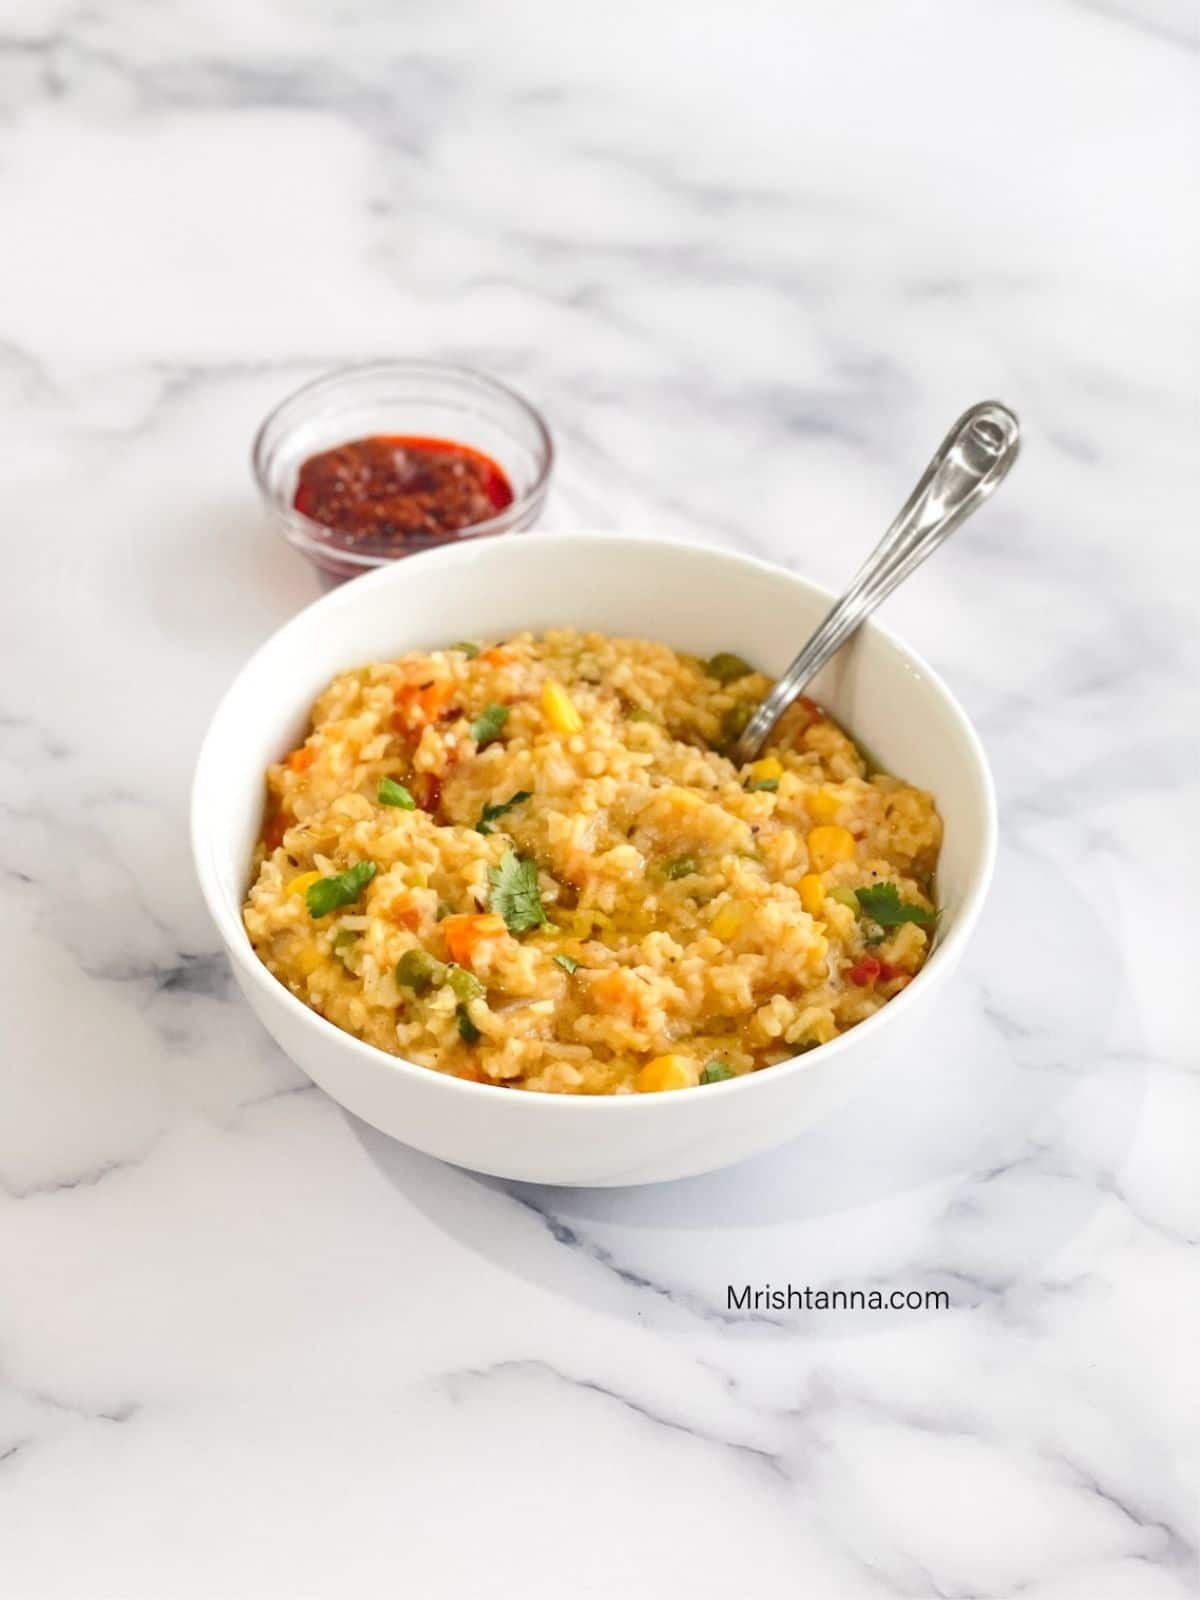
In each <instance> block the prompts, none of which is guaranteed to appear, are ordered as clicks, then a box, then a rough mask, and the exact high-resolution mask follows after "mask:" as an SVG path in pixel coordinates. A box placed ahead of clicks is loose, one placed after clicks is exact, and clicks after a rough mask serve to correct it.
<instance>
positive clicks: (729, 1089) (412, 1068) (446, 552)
mask: <svg viewBox="0 0 1200 1600" xmlns="http://www.w3.org/2000/svg"><path fill="white" fill-rule="evenodd" d="M564 539H569V540H570V542H571V544H572V545H573V546H575V547H576V548H578V549H579V550H580V552H581V554H582V552H583V551H584V550H585V549H587V548H588V547H591V548H592V549H593V550H599V549H603V550H604V552H605V553H606V554H607V555H609V556H614V555H617V556H619V555H620V553H621V552H622V550H624V551H627V552H629V553H631V554H638V555H642V556H644V554H645V552H646V550H647V549H654V550H663V549H667V550H678V551H686V552H688V553H692V554H694V553H696V552H700V553H702V554H704V555H705V556H708V557H710V558H711V559H713V560H714V561H716V562H718V563H724V564H726V565H729V566H738V567H749V568H752V569H754V570H756V571H758V572H759V573H762V574H763V575H765V576H767V577H769V578H771V579H774V580H776V581H778V580H780V579H783V580H785V581H786V582H787V583H789V584H793V585H796V586H798V587H800V588H805V589H808V590H809V591H810V592H811V593H812V594H814V595H815V596H816V597H817V598H819V599H821V600H824V601H826V602H828V603H829V604H830V605H832V604H833V602H834V600H835V599H836V596H835V595H834V594H833V593H832V592H831V591H830V590H827V589H825V588H824V587H823V585H821V584H818V583H814V582H813V581H812V580H811V579H809V578H805V577H801V576H800V575H799V574H798V573H794V572H791V571H789V570H788V569H787V568H786V567H780V566H778V565H776V564H775V563H773V562H770V561H764V560H762V559H761V558H760V557H758V556H753V555H748V554H744V553H743V552H741V551H733V550H726V549H724V548H722V547H720V546H716V545H707V544H701V543H696V542H693V541H689V540H685V539H662V538H658V537H656V536H642V535H636V534H629V533H597V532H584V533H570V534H563V533H549V532H545V531H542V532H539V533H537V534H524V535H522V538H521V547H522V550H528V552H529V554H530V555H531V556H533V555H535V554H536V552H537V550H538V548H539V547H540V546H542V545H548V544H561V543H562V542H563V541H564ZM474 554H475V552H474V550H473V548H472V547H471V545H470V543H469V542H468V543H467V544H466V545H463V544H457V543H456V544H451V545H445V546H443V547H441V548H440V549H437V550H428V551H422V552H421V553H420V554H419V555H416V556H412V557H409V558H408V560H407V561H405V562H403V563H401V562H390V563H388V565H387V566H385V567H381V568H379V569H378V570H376V571H375V572H373V573H368V574H365V575H364V576H362V577H359V578H356V579H354V580H353V581H352V582H350V583H346V584H343V585H341V586H340V587H338V588H336V589H333V590H331V591H330V592H329V593H327V594H324V595H321V596H318V598H317V599H315V600H313V601H311V602H310V603H309V604H308V605H307V606H304V607H302V608H301V610H299V611H298V612H296V613H295V615H294V616H291V617H289V618H288V620H287V621H286V622H285V623H283V624H282V625H281V626H280V627H278V628H276V629H274V630H273V631H272V632H271V633H270V634H269V635H268V636H267V638H266V639H264V640H263V641H262V643H261V644H260V645H259V646H258V647H257V649H255V650H254V651H253V653H252V654H251V655H250V656H249V657H248V658H247V660H246V661H244V662H243V663H242V665H241V667H240V668H239V669H238V671H237V672H236V673H235V675H234V677H233V679H232V680H231V682H230V683H229V684H228V685H227V686H226V688H225V691H224V693H223V694H222V695H221V698H220V700H219V702H218V704H217V707H216V709H215V711H214V712H213V715H212V718H211V720H210V722H209V725H208V728H207V730H206V732H205V735H204V738H203V741H202V742H201V746H200V751H199V754H198V756H197V758H196V767H195V772H194V776H193V780H192V790H191V798H190V807H189V810H190V836H191V847H192V859H193V865H194V868H195V871H196V876H197V878H198V880H199V884H200V891H201V894H202V896H203V898H204V903H205V905H206V906H207V908H208V913H209V916H210V917H211V918H212V920H213V923H214V924H215V926H216V929H217V932H218V933H219V935H220V937H221V942H222V944H223V945H224V946H225V950H226V953H227V954H228V956H229V959H230V961H231V962H233V963H234V965H235V967H236V968H237V970H238V971H239V972H240V973H241V974H242V976H243V977H244V978H245V979H247V980H248V981H249V982H250V983H251V984H252V985H253V986H254V987H255V988H257V989H259V990H260V991H261V992H263V993H264V994H266V995H268V996H269V997H270V999H271V1000H273V1001H275V1002H278V1003H281V1004H282V1005H283V1007H284V1010H285V1011H286V1012H288V1013H289V1014H290V1015H291V1016H292V1017H294V1018H295V1019H296V1020H297V1022H298V1023H299V1024H300V1025H301V1026H302V1027H307V1028H311V1029H312V1030H313V1031H314V1032H315V1033H316V1034H317V1035H319V1036H321V1037H325V1038H328V1039H331V1040H336V1041H337V1042H338V1044H339V1046H340V1047H343V1048H346V1049H348V1050H349V1051H350V1052H351V1054H352V1055H355V1056H357V1057H358V1058H359V1059H360V1060H361V1061H363V1062H364V1063H365V1064H367V1065H370V1066H375V1067H377V1068H379V1067H386V1068H388V1069H390V1070H393V1071H396V1072H398V1073H399V1075H400V1076H401V1077H402V1078H404V1077H410V1076H411V1075H413V1074H416V1075H417V1077H418V1080H419V1082H420V1084H421V1085H422V1086H423V1087H424V1088H425V1090H426V1091H427V1092H428V1093H432V1094H437V1093H443V1094H446V1095H473V1096H478V1095H480V1094H483V1095H487V1096H490V1097H492V1098H493V1100H494V1101H495V1102H496V1103H497V1105H498V1104H499V1103H500V1102H503V1103H505V1104H506V1105H512V1104H514V1103H517V1104H522V1103H523V1104H526V1105H528V1106H530V1107H531V1108H536V1107H546V1108H549V1107H550V1106H557V1107H558V1108H559V1109H558V1111H557V1112H555V1113H554V1114H555V1115H559V1116H596V1115H602V1116H629V1115H634V1116H637V1115H643V1116H644V1115H647V1114H656V1115H661V1114H662V1113H661V1111H660V1112H657V1113H650V1112H649V1109H648V1108H649V1107H651V1106H654V1105H659V1106H662V1105H664V1104H665V1105H671V1104H672V1103H674V1102H675V1101H677V1100H678V1099H679V1098H680V1097H681V1096H683V1097H686V1098H687V1099H688V1101H689V1103H691V1102H692V1098H693V1097H694V1096H695V1095H697V1094H699V1093H701V1092H703V1094H704V1095H705V1097H706V1098H714V1097H716V1096H719V1095H730V1094H746V1093H749V1092H752V1085H754V1084H755V1083H757V1082H760V1081H761V1080H763V1079H766V1080H768V1081H771V1082H778V1081H779V1080H780V1077H781V1075H785V1076H787V1077H792V1076H794V1075H796V1074H798V1073H800V1072H803V1071H805V1070H806V1069H807V1068H809V1067H811V1066H812V1065H813V1064H814V1063H815V1062H817V1061H820V1062H821V1064H822V1065H830V1064H831V1063H832V1061H833V1059H834V1057H835V1056H836V1055H839V1054H843V1053H844V1052H845V1051H846V1050H847V1049H848V1048H850V1047H852V1046H854V1045H855V1044H857V1043H862V1042H864V1041H866V1040H868V1039H870V1038H873V1037H874V1036H875V1035H876V1034H877V1033H879V1032H880V1030H881V1029H883V1028H886V1027H887V1026H888V1025H889V1024H888V1018H889V1017H897V1016H899V1017H903V1016H906V1015H907V1014H908V1012H909V1010H910V1009H911V1008H912V1006H913V1005H914V1004H916V1003H919V1002H920V1001H921V1000H922V998H923V997H924V996H925V995H926V994H927V993H928V992H929V989H930V986H931V984H932V983H935V982H940V981H941V979H942V977H943V976H944V975H945V976H948V975H949V973H950V972H951V970H952V969H953V966H954V965H955V963H956V961H957V958H958V956H959V955H960V954H961V952H962V950H963V948H964V947H965V946H966V943H967V941H968V939H969V938H970V935H971V933H972V932H973V930H974V927H975V924H976V922H977V921H978V919H979V915H980V912H981V911H982V909H983V904H984V901H985V899H986V897H987V892H988V888H989V886H990V884H991V880H992V874H993V871H994V868H995V862H996V848H997V812H996V792H995V784H994V781H993V778H992V772H991V768H990V766H989V763H988V759H987V754H986V751H985V750H984V747H983V743H982V741H981V740H980V737H979V735H978V733H977V732H976V731H975V727H974V725H973V724H972V722H971V720H970V718H969V717H968V716H967V714H966V712H965V711H964V710H963V708H962V706H961V705H960V704H959V702H958V700H957V698H956V697H955V696H954V694H953V693H952V692H951V690H950V689H949V687H948V686H947V685H946V683H945V681H944V680H943V679H942V678H941V676H940V675H939V674H938V673H936V672H935V671H934V670H933V668H932V667H930V666H929V665H928V663H927V662H926V661H925V660H924V659H923V658H922V657H921V656H919V655H918V654H917V653H916V651H914V650H912V649H911V648H910V647H909V646H908V645H907V644H905V643H904V641H903V640H902V639H901V638H900V637H899V635H898V634H897V633H895V632H894V631H893V630H892V629H891V628H889V627H888V626H887V625H886V624H884V623H881V622H879V621H877V620H876V619H875V618H874V617H869V618H868V619H867V620H866V621H865V622H864V623H863V624H862V627H863V628H864V629H865V630H867V631H868V632H872V633H875V634H878V635H880V636H881V637H882V638H883V639H884V640H885V641H886V642H887V643H888V644H890V645H891V646H892V647H893V649H895V650H896V651H898V652H899V654H900V655H902V656H903V657H905V658H906V659H907V661H908V662H909V663H910V665H911V666H912V667H913V668H914V669H915V670H916V671H917V672H918V673H919V674H920V676H921V677H922V678H923V679H924V680H925V681H926V682H927V683H929V684H930V685H931V686H932V687H933V689H934V690H935V691H936V692H937V694H938V695H939V696H940V698H941V699H942V701H943V703H944V705H945V707H946V709H947V711H948V712H949V715H950V720H951V723H952V725H953V726H954V728H955V730H956V732H957V735H958V737H959V738H960V740H961V742H962V748H963V753H964V755H965V756H966V758H967V761H968V764H969V765H970V766H971V767H972V768H973V772H974V776H975V778H976V780H977V788H978V792H979V796H980V800H981V811H982V816H981V824H982V826H981V830H980V838H979V845H978V851H977V866H976V869H975V871H974V873H973V875H972V879H971V882H970V883H969V886H968V888H967V890H966V893H965V895H964V899H963V902H962V905H961V907H960V909H959V913H958V916H957V917H956V919H955V922H954V925H953V927H952V928H951V929H950V931H949V933H948V934H947V935H946V936H944V937H943V938H941V939H939V941H938V942H937V944H936V945H935V946H934V948H933V949H932V950H931V952H930V955H929V959H928V960H927V961H926V963H925V965H924V966H923V967H922V968H921V970H920V972H918V973H917V975H916V977H915V978H914V979H913V981H912V983H910V984H908V985H907V986H906V987H905V988H904V989H902V990H901V992H900V993H899V994H898V995H896V996H895V997H894V998H893V999H891V1000H889V1001H888V1002H887V1004H886V1005H885V1006H883V1007H881V1008H880V1010H878V1011H876V1012H875V1013H874V1014H873V1015H872V1016H870V1017H867V1018H866V1019H865V1020H864V1021H863V1022H859V1023H857V1024H856V1025H855V1026H854V1027H853V1028H851V1029H849V1030H848V1031H847V1032H846V1033H842V1034H839V1035H838V1037H837V1038H836V1039H831V1040H829V1041H828V1043H826V1044H823V1045H820V1046H819V1047H818V1048H817V1049H815V1050H809V1051H805V1052H804V1053H803V1054H800V1055H797V1056H793V1057H791V1058H790V1059H789V1060H787V1061H780V1062H778V1063H777V1064H776V1065H775V1066H773V1067H771V1068H769V1069H764V1070H762V1071H759V1072H751V1073H746V1074H744V1075H742V1076H740V1077H734V1078H729V1079H726V1080H723V1081H722V1082H720V1083H714V1084H693V1085H691V1086H690V1087H689V1088H687V1089H676V1090H673V1091H672V1092H671V1093H669V1094H654V1095H641V1094H603V1095H581V1094H580V1095H577V1094H562V1093H559V1092H555V1091H551V1090H530V1089H524V1090H519V1091H514V1090H512V1089H510V1088H506V1087H504V1086H502V1085H500V1084H491V1083H475V1082H473V1081H472V1080H470V1079H467V1078H456V1077H454V1076H453V1075H452V1074H450V1073H445V1072H439V1071H438V1070H437V1069H436V1068H434V1067H425V1066H422V1065H421V1064H420V1063H419V1062H416V1061H409V1060H408V1059H407V1058H406V1057H405V1056H394V1055H392V1054H390V1052H388V1051H386V1050H381V1049H379V1047H378V1046H377V1045H373V1044H368V1043H367V1042H366V1040H364V1039H359V1038H358V1037H357V1036H356V1035H355V1034H352V1033H349V1032H347V1031H346V1030H345V1029H344V1028H339V1027H338V1026H337V1025H336V1024H335V1023H332V1022H330V1021H328V1020H327V1019H326V1018H325V1017H322V1016H320V1015H319V1014H318V1013H317V1012H315V1011H313V1010H312V1009H311V1007H309V1006H307V1005H305V1004H304V1002H303V1001H302V1000H300V999H298V998H297V997H296V996H295V995H294V994H293V993H292V992H291V990H290V989H288V988H287V986H286V985H285V984H283V983H281V982H280V981H279V979H278V978H276V977H275V975H274V974H273V973H272V972H271V971H270V970H269V969H268V968H267V967H266V966H265V965H264V964H263V962H262V961H261V960H260V959H259V957H258V956H257V954H256V953H255V951H254V947H253V946H252V945H251V943H250V940H249V936H248V935H247V933H246V930H245V926H244V924H243V923H242V920H241V915H240V906H239V907H238V909H237V911H234V912H231V911H230V910H229V907H228V905H227V903H226V901H225V897H224V894H223V892H222V890H221V888H220V886H219V884H218V883H217V881H216V874H215V868H214V867H213V865H212V864H211V862H210V859H209V858H210V854H211V848H210V841H209V840H208V837H207V833H206V827H205V819H204V816H203V814H202V802H203V793H204V791H205V789H206V788H207V786H208V779H207V769H208V767H209V766H210V765H211V763H212V762H213V760H214V754H213V752H214V750H215V748H216V744H217V740H218V739H219V737H220V733H221V724H222V722H223V721H224V719H225V717H226V716H227V715H228V708H229V706H230V704H231V702H232V701H233V700H234V698H235V697H236V695H237V693H238V690H239V687H240V685H241V683H242V681H243V679H244V678H245V676H246V675H247V674H248V673H249V672H250V671H251V670H252V669H253V668H254V667H255V666H256V665H257V664H258V663H259V662H260V660H261V659H262V658H263V657H265V656H267V655H268V654H269V653H270V652H271V651H272V650H274V649H276V648H278V642H279V641H280V640H281V639H283V638H284V637H285V636H286V635H287V634H288V633H289V632H290V631H291V630H293V629H295V628H298V627H300V626H301V625H302V624H303V625H307V623H308V619H309V618H310V617H311V616H312V615H313V614H314V613H317V614H321V615H324V614H326V613H332V612H335V611H337V610H339V609H343V608H345V607H346V606H352V605H353V604H354V603H355V599H354V597H355V596H356V595H358V594H362V593H364V592H365V590H366V586H367V585H374V586H382V585H384V584H386V583H389V582H398V581H401V579H400V574H401V573H403V574H404V576H405V577H406V578H408V579H411V577H412V576H413V569H412V565H411V562H412V561H414V560H417V561H421V562H422V563H429V564H434V563H437V564H439V565H447V566H452V565H454V564H455V563H456V562H458V561H463V562H466V561H469V560H470V559H472V557H473V556H474ZM602 1106H603V1107H607V1108H608V1109H607V1110H604V1111H601V1110H600V1109H599V1108H600V1107H602ZM635 1106H636V1107H640V1108H642V1109H641V1110H640V1111H635V1110H633V1109H632V1108H633V1107H635ZM585 1108H587V1109H585ZM531 1114H536V1113H535V1112H534V1111H532V1110H531Z"/></svg>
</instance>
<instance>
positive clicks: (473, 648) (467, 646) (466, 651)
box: [450, 639, 479, 661]
mask: <svg viewBox="0 0 1200 1600" xmlns="http://www.w3.org/2000/svg"><path fill="white" fill-rule="evenodd" d="M450 648H451V650H459V651H461V652H462V654H463V655H464V656H466V658H467V660H468V661H474V659H475V657H476V656H477V655H478V654H479V646H478V645H477V644H476V643H475V641H474V639H460V640H459V641H458V643H457V644H452V645H451V646H450Z"/></svg>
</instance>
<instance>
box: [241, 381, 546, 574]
mask: <svg viewBox="0 0 1200 1600" xmlns="http://www.w3.org/2000/svg"><path fill="white" fill-rule="evenodd" d="M381 433H382V434H410V435H414V436H417V437H420V438H426V439H450V440H453V441H454V442H455V443H456V444H465V445H469V446H471V448H473V449H475V450H480V451H482V452H483V454H484V455H486V456H490V457H491V458H492V460H493V461H495V462H496V463H497V464H498V465H499V466H500V467H502V468H503V469H504V472H505V473H506V475H507V477H508V481H509V483H510V484H511V485H512V491H513V500H512V503H511V505H507V506H505V507H504V510H503V511H500V512H497V514H496V515H495V516H494V517H488V518H487V519H486V521H484V522H475V523H472V524H471V526H470V527H469V528H462V529H460V530H459V531H458V532H456V533H449V534H441V535H429V536H428V537H419V538H416V539H413V540H411V541H410V542H409V544H408V546H407V548H405V549H404V550H403V551H397V552H396V554H394V555H385V554H380V553H378V552H364V551H363V550H361V549H356V548H355V547H354V546H353V544H352V543H351V542H349V541H348V540H347V539H346V538H345V536H344V535H342V534H340V533H339V532H338V530H337V529H336V528H327V527H326V526H325V524H324V523H321V522H316V521H314V520H313V518H312V517H308V516H305V514H304V513H303V512H302V511H297V510H296V508H295V506H294V505H293V504H292V501H293V499H294V497H295V493H296V481H297V478H298V476H299V472H300V468H301V466H302V465H303V464H304V462H305V461H306V460H307V459H308V458H309V456H312V455H316V454H317V453H318V452H319V451H321V450H329V449H331V448H332V447H333V446H334V445H339V444H346V443H347V442H348V441H349V440H351V439H365V438H368V437H369V436H370V435H371V434H381ZM251 459H252V463H253V467H254V477H255V480H256V481H257V483H258V487H259V489H260V490H261V492H262V496H263V499H264V500H265V501H266V502H267V505H268V507H269V508H270V510H271V513H272V515H273V516H274V518H275V521H276V522H277V523H278V524H279V528H280V531H281V533H282V534H283V536H284V538H285V539H286V540H287V541H288V543H289V544H291V545H294V546H295V548H296V549H297V550H300V551H302V552H303V553H304V554H305V555H306V556H307V557H308V559H309V560H310V561H311V562H313V563H314V564H315V565H316V566H318V567H320V568H321V570H322V571H323V572H328V573H332V574H333V575H334V576H335V577H338V578H350V577H354V576H355V574H357V573H360V572H367V571H369V570H370V569H371V568H372V567H382V566H387V565H389V564H390V563H391V562H392V561H396V560H400V559H402V558H403V557H404V556H406V555H411V554H415V553H416V552H417V551H420V550H423V549H429V548H431V547H433V546H437V545H443V544H448V543H449V542H450V541H451V540H452V539H454V540H457V539H483V538H486V537H487V536H488V535H489V534H495V533H516V532H519V531H520V530H521V529H523V528H531V527H532V526H533V525H534V523H535V522H536V521H537V519H538V517H539V516H540V515H541V510H542V506H543V504H544V503H545V499H546V491H547V489H548V487H549V484H550V472H551V468H552V467H553V465H554V445H553V442H552V440H551V438H550V430H549V429H548V428H547V426H546V424H545V422H544V421H543V420H542V417H541V416H540V415H539V413H538V412H537V411H535V410H534V408H533V406H531V405H530V404H529V402H528V401H527V400H523V399H522V398H521V396H520V395H519V394H517V393H516V392H515V391H514V390H512V389H510V388H509V387H508V386H507V385H506V384H503V383H499V382H497V380H496V379H495V378H489V377H486V376H485V375H484V374H483V373H482V372H473V371H472V370H471V369H470V368H469V367H456V366H450V365H447V364H445V363H442V362H437V361H374V362H371V363H369V364H367V365H365V366H358V367H341V368H339V369H338V370H337V371H336V372H329V373H326V374H325V376H324V377H322V378H316V379H314V381H313V382H312V383H306V384H305V385H304V386H303V388H300V389H297V390H296V391H295V392H294V393H293V394H290V395H289V396H288V397H287V399H286V400H284V401H282V402H281V403H280V404H279V405H277V406H276V407H275V409H274V411H272V412H271V413H270V415H269V416H268V417H267V419H266V421H265V422H264V423H263V425H262V427H261V428H260V429H259V430H258V435H257V437H256V438H255V441H254V450H253V454H252V458H251Z"/></svg>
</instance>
